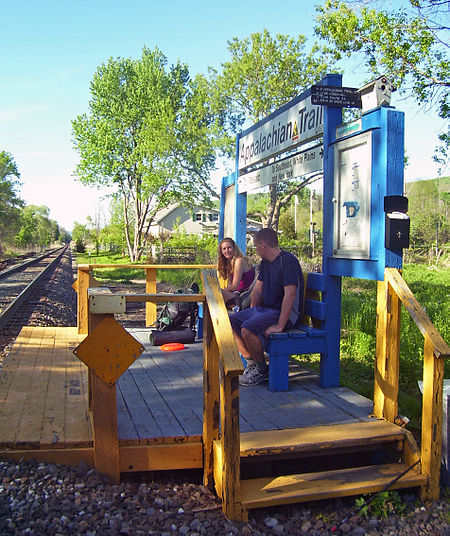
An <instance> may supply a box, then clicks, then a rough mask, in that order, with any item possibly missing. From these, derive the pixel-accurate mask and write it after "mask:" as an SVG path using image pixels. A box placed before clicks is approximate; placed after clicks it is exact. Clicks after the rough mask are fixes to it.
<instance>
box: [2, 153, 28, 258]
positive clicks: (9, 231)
mask: <svg viewBox="0 0 450 536" xmlns="http://www.w3.org/2000/svg"><path fill="white" fill-rule="evenodd" d="M19 179H20V173H19V171H18V169H17V164H16V163H15V161H14V158H13V157H12V155H11V154H10V153H7V152H6V151H1V152H0V252H1V250H2V244H4V243H5V242H10V241H12V239H13V237H14V235H15V234H16V233H17V230H18V228H19V224H20V209H21V208H22V207H23V205H24V202H23V200H22V199H21V198H20V197H19V194H18V189H19V186H20V182H19Z"/></svg>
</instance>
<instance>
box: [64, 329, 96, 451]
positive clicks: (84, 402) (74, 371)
mask: <svg viewBox="0 0 450 536" xmlns="http://www.w3.org/2000/svg"><path fill="white" fill-rule="evenodd" d="M70 330H71V328H67V329H66V330H65V331H61V332H60V333H61V338H60V339H59V340H58V338H57V342H58V344H57V345H56V346H55V362H57V363H58V362H59V361H61V362H63V361H64V362H65V363H66V381H65V385H64V387H65V397H64V443H65V445H67V446H69V445H73V446H90V445H91V444H92V424H91V421H90V417H89V408H88V393H87V389H86V388H85V385H86V384H87V375H88V369H87V367H86V365H85V364H84V363H82V362H81V361H80V360H79V359H78V358H77V357H76V356H75V355H74V354H73V353H72V350H73V347H74V345H73V344H71V340H72V338H71V331H70ZM57 333H58V332H57Z"/></svg>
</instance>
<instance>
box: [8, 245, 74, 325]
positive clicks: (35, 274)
mask: <svg viewBox="0 0 450 536" xmlns="http://www.w3.org/2000/svg"><path fill="white" fill-rule="evenodd" d="M66 249H67V247H66V246H64V247H61V248H59V249H55V250H52V251H50V252H47V253H45V254H43V255H40V256H39V257H35V258H32V259H29V260H27V261H25V262H23V263H21V264H19V265H15V266H13V267H11V268H8V269H6V270H3V271H1V272H0V329H3V328H5V327H6V326H7V325H8V323H9V322H11V320H12V318H13V317H14V315H15V314H16V313H17V312H18V310H19V309H20V308H21V306H22V304H23V303H24V302H26V301H27V300H29V299H30V296H31V295H32V293H33V292H34V290H35V289H36V287H37V285H39V283H40V282H41V281H42V280H43V279H44V278H45V277H46V275H48V274H49V273H50V272H51V270H52V269H54V268H55V266H56V265H57V264H58V263H59V262H60V259H61V257H62V256H63V254H64V252H65V251H66Z"/></svg>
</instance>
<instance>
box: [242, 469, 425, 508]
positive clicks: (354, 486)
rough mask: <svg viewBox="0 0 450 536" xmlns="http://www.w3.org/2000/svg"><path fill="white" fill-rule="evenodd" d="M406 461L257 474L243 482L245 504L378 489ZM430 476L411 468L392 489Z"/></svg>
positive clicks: (261, 504)
mask: <svg viewBox="0 0 450 536" xmlns="http://www.w3.org/2000/svg"><path fill="white" fill-rule="evenodd" d="M406 469H407V466H406V465H404V464H386V465H380V466H370V467H359V468H356V469H342V470H338V471H327V472H321V473H306V474H300V475H286V476H280V477H274V478H255V479H253V480H243V481H242V482H241V495H242V505H243V507H244V508H248V509H250V508H261V507H267V506H274V505H278V504H289V503H295V502H304V501H311V500H319V499H330V498H333V497H344V496H349V495H358V494H360V493H374V492H376V491H380V490H382V489H383V488H384V486H386V485H387V484H388V483H389V482H391V481H392V480H393V479H394V478H395V477H396V476H398V475H399V474H401V473H402V472H403V471H404V470H406ZM425 480H426V478H425V477H424V476H423V475H420V474H419V473H416V472H415V471H410V472H409V473H407V474H406V475H405V476H403V477H402V478H401V479H400V480H399V481H397V482H396V483H395V484H393V485H392V489H400V488H408V487H416V486H420V485H422V484H423V483H424V481H425Z"/></svg>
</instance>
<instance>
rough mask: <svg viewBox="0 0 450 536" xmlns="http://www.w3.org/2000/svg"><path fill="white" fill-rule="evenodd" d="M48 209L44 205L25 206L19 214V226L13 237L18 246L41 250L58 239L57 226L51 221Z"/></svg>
mask: <svg viewBox="0 0 450 536" xmlns="http://www.w3.org/2000/svg"><path fill="white" fill-rule="evenodd" d="M49 216H50V209H49V208H48V207H46V206H44V205H40V206H37V205H26V206H25V207H23V209H22V212H21V226H20V230H19V232H18V234H17V236H16V237H15V241H16V243H17V245H19V246H22V247H24V246H33V247H40V248H43V247H45V246H48V245H50V244H51V243H52V242H54V241H55V240H57V239H58V237H59V226H58V224H57V223H56V221H54V220H51V219H50V218H49Z"/></svg>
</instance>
